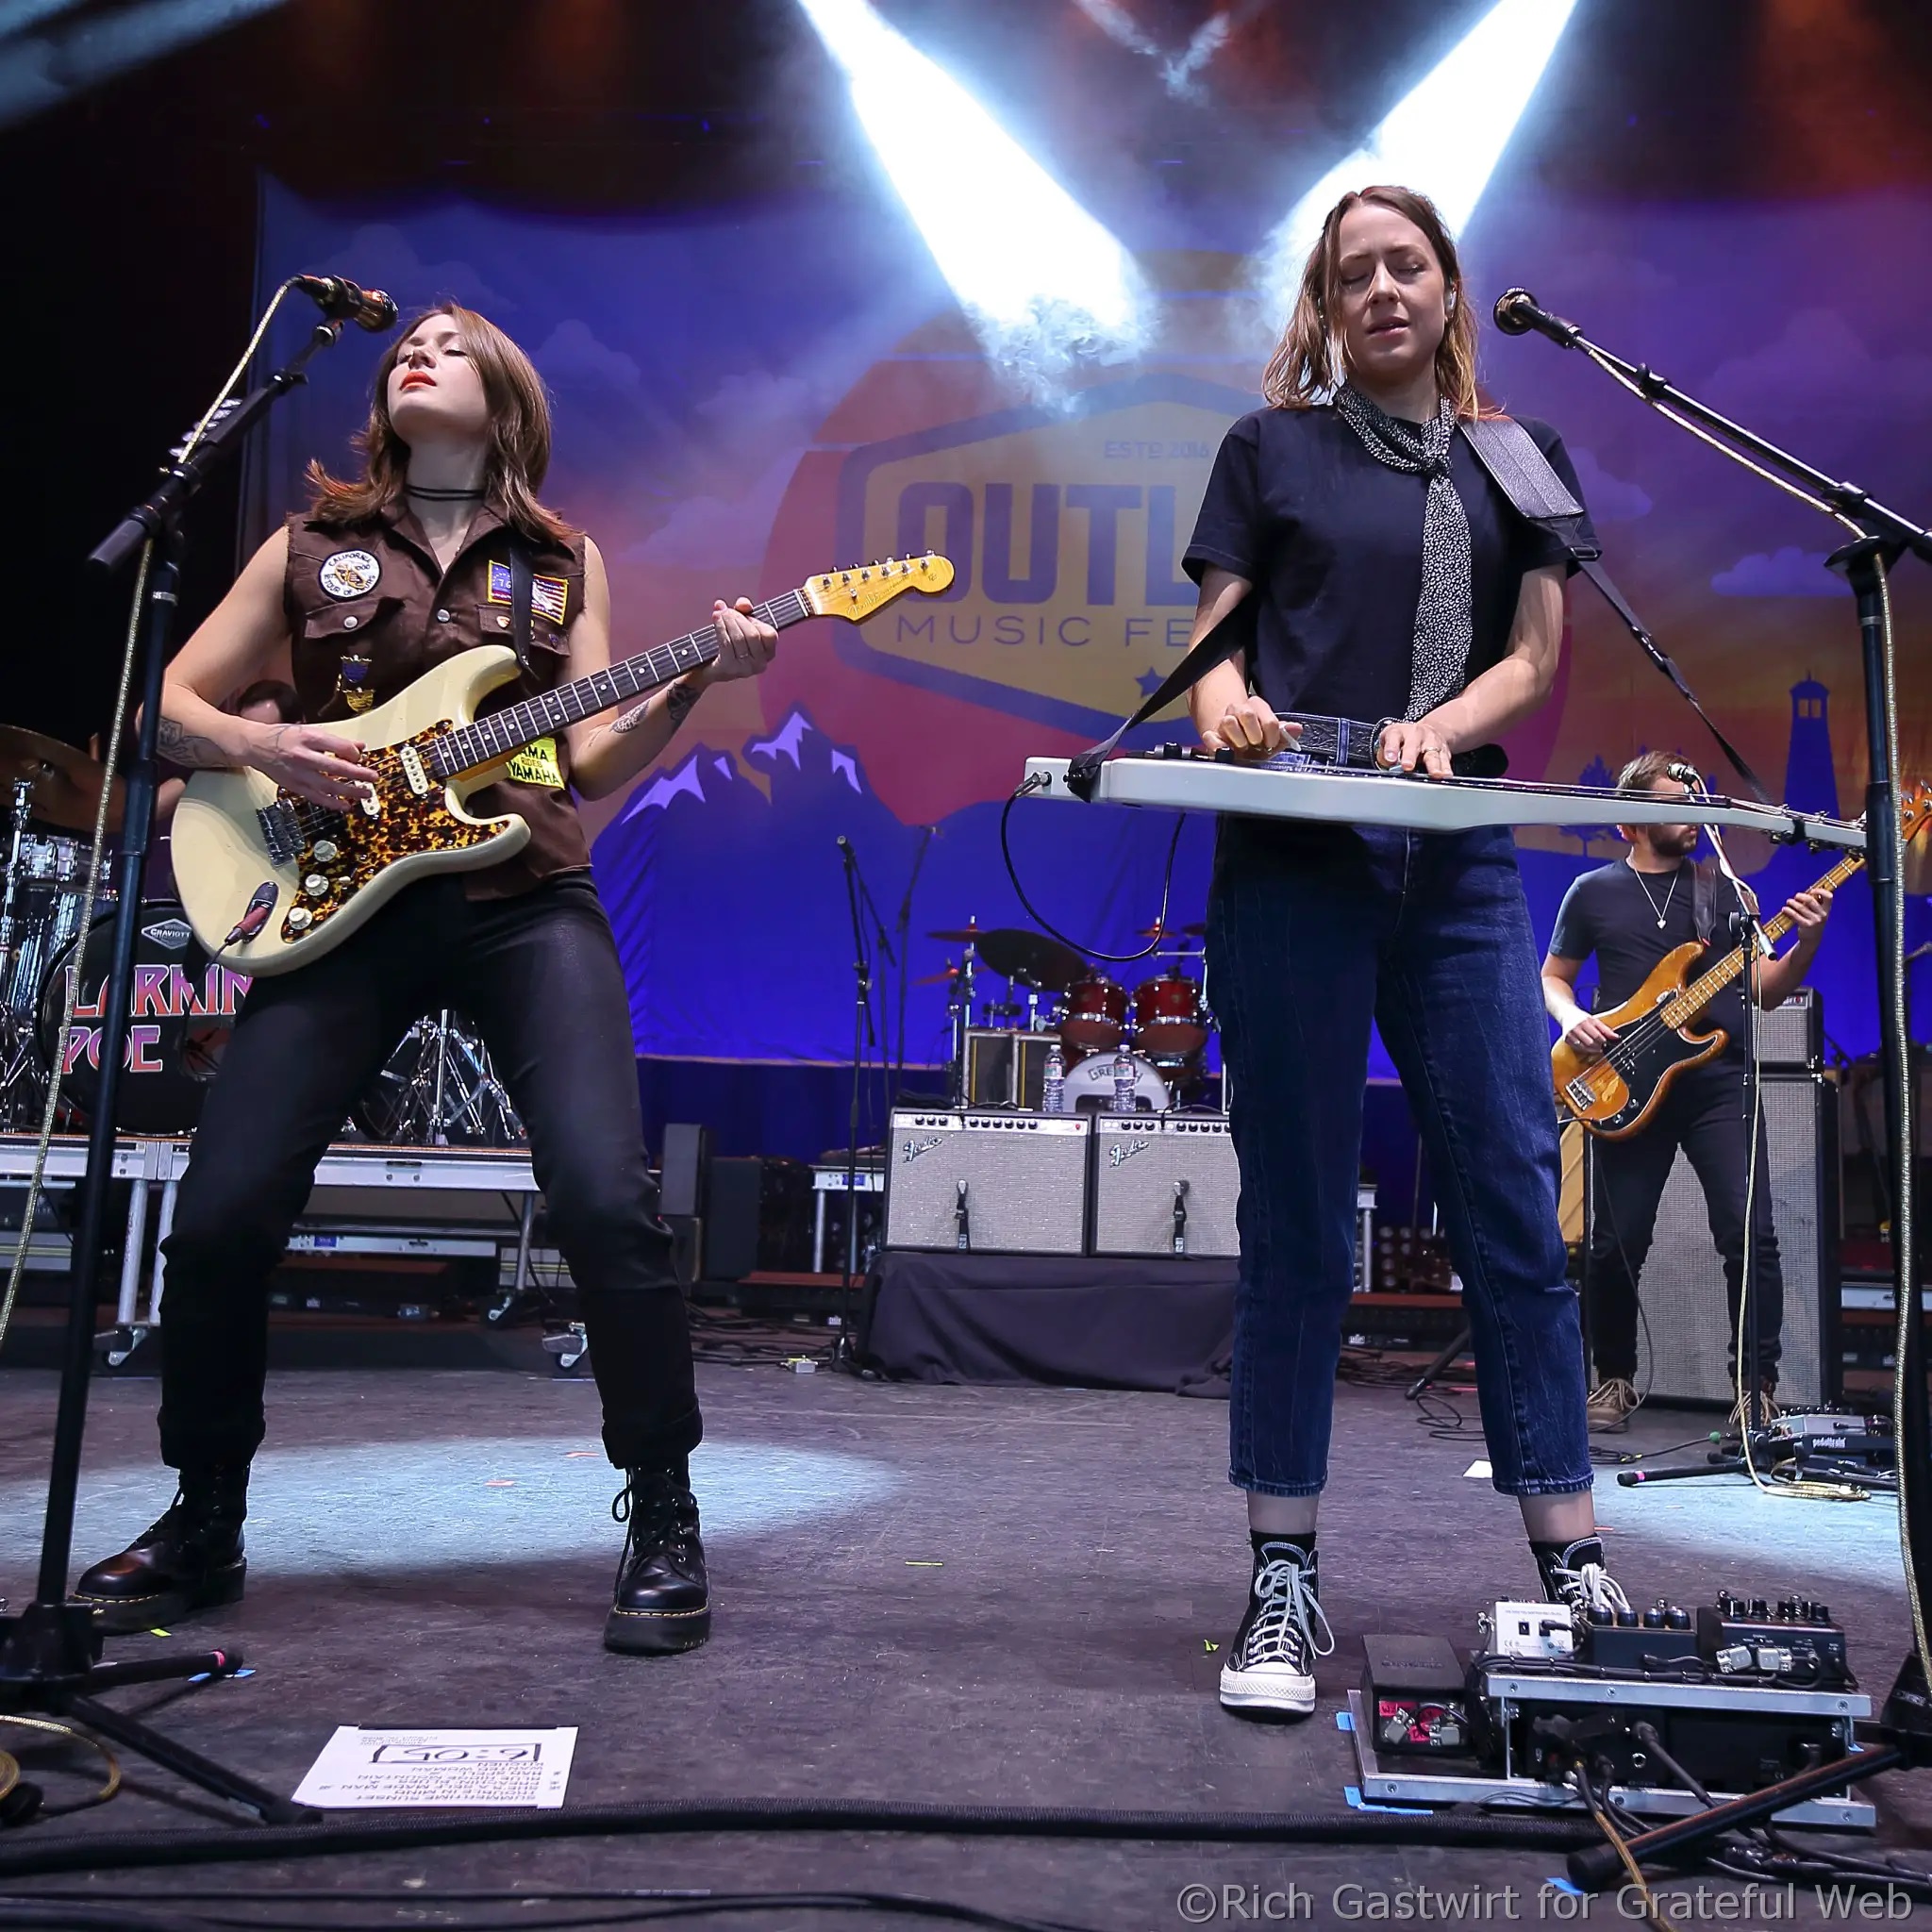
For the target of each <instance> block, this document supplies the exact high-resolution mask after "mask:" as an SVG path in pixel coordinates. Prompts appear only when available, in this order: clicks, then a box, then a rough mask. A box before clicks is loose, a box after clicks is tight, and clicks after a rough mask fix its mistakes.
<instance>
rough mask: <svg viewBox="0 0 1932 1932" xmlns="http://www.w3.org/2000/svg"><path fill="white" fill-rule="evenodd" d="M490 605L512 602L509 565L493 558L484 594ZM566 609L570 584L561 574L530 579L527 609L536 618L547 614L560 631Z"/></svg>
mask: <svg viewBox="0 0 1932 1932" xmlns="http://www.w3.org/2000/svg"><path fill="white" fill-rule="evenodd" d="M485 594H486V595H487V596H488V598H489V600H490V602H491V603H492V604H511V603H514V602H515V601H516V599H515V596H514V594H513V584H512V579H511V576H510V568H509V565H508V564H507V563H498V562H497V561H496V559H495V558H491V560H490V589H489V591H487V592H486V593H485ZM530 608H531V609H532V610H534V611H535V612H536V613H537V614H538V616H540V617H547V618H548V619H549V620H550V621H551V623H552V624H554V625H557V627H558V629H559V630H561V629H562V627H563V618H564V612H565V611H566V610H567V609H568V608H570V584H569V581H568V580H567V579H566V578H563V577H536V576H533V577H532V578H531V579H530Z"/></svg>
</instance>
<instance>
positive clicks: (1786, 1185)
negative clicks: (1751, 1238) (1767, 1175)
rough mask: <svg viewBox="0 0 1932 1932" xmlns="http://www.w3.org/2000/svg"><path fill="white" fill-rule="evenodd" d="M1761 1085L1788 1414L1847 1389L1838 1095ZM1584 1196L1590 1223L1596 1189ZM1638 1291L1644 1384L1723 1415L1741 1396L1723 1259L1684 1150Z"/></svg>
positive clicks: (1811, 1078)
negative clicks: (1732, 1360)
mask: <svg viewBox="0 0 1932 1932" xmlns="http://www.w3.org/2000/svg"><path fill="white" fill-rule="evenodd" d="M1760 1088H1761V1091H1762V1095H1763V1101H1762V1106H1763V1115H1764V1119H1763V1133H1764V1141H1765V1150H1766V1153H1767V1155H1768V1156H1769V1159H1770V1166H1771V1211H1772V1225H1773V1226H1774V1228H1775V1230H1776V1232H1777V1245H1778V1256H1779V1259H1780V1261H1781V1262H1782V1264H1783V1271H1784V1280H1785V1317H1784V1330H1783V1357H1782V1359H1781V1361H1780V1362H1779V1365H1778V1382H1777V1399H1778V1402H1779V1404H1780V1405H1781V1406H1782V1407H1786V1408H1790V1407H1804V1406H1807V1405H1811V1404H1816V1403H1821V1402H1835V1401H1837V1400H1838V1399H1839V1396H1840V1393H1841V1391H1842V1387H1843V1357H1842V1343H1841V1341H1840V1334H1839V1275H1838V1232H1839V1208H1838V1171H1839V1170H1838V1108H1837V1094H1836V1092H1835V1091H1834V1089H1833V1087H1832V1085H1831V1083H1830V1082H1829V1081H1827V1080H1824V1079H1822V1078H1819V1077H1817V1076H1815V1075H1813V1074H1777V1073H1766V1074H1764V1075H1763V1077H1762V1079H1761V1081H1760ZM1591 1164H1592V1165H1593V1163H1591ZM1589 1192H1590V1195H1591V1202H1590V1209H1591V1215H1592V1217H1593V1216H1594V1213H1595V1211H1596V1203H1595V1200H1594V1195H1595V1192H1596V1190H1595V1189H1594V1187H1592V1188H1591V1189H1590V1191H1589ZM1637 1291H1638V1296H1639V1298H1640V1300H1641V1304H1642V1308H1643V1321H1642V1322H1641V1323H1640V1324H1639V1326H1638V1351H1639V1360H1638V1376H1637V1381H1638V1387H1639V1388H1641V1387H1643V1384H1644V1378H1645V1374H1646V1373H1647V1374H1648V1376H1649V1382H1650V1391H1651V1393H1652V1394H1653V1395H1656V1396H1658V1397H1661V1398H1663V1399H1664V1400H1667V1401H1681V1402H1708V1403H1722V1404H1723V1405H1724V1407H1729V1406H1730V1404H1731V1403H1732V1401H1733V1400H1735V1390H1734V1388H1733V1384H1732V1381H1731V1374H1730V1370H1729V1368H1728V1366H1727V1363H1728V1357H1729V1350H1730V1341H1731V1332H1730V1307H1729V1303H1728V1300H1727V1298H1726V1296H1725V1294H1724V1263H1723V1261H1722V1260H1720V1259H1719V1257H1718V1253H1717V1249H1716V1247H1715V1246H1714V1245H1713V1244H1712V1241H1711V1239H1710V1222H1709V1219H1708V1217H1707V1214H1706V1211H1705V1205H1704V1190H1703V1188H1702V1187H1701V1186H1700V1185H1699V1184H1698V1180H1697V1176H1696V1174H1694V1173H1693V1172H1692V1171H1691V1163H1690V1161H1689V1160H1687V1159H1686V1158H1685V1157H1684V1154H1683V1151H1682V1149H1679V1150H1678V1153H1677V1158H1676V1160H1675V1162H1674V1165H1673V1166H1672V1169H1671V1175H1670V1179H1669V1180H1668V1181H1667V1182H1666V1183H1665V1186H1664V1192H1663V1199H1662V1202H1661V1203H1660V1204H1659V1206H1658V1208H1657V1233H1656V1236H1655V1238H1654V1239H1653V1240H1652V1241H1651V1247H1650V1253H1649V1255H1648V1256H1647V1257H1645V1259H1644V1263H1643V1271H1642V1274H1641V1278H1640V1279H1639V1281H1638V1285H1637ZM1645 1324H1648V1328H1649V1336H1650V1345H1649V1349H1648V1353H1647V1354H1646V1353H1645V1351H1644V1347H1643V1337H1644V1325H1645Z"/></svg>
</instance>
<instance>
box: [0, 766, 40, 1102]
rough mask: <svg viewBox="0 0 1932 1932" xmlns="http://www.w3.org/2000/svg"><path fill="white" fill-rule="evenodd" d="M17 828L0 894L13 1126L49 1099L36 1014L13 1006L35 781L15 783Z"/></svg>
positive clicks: (3, 1076)
mask: <svg viewBox="0 0 1932 1932" xmlns="http://www.w3.org/2000/svg"><path fill="white" fill-rule="evenodd" d="M12 791H13V831H12V836H11V838H10V839H9V841H8V847H7V867H6V878H7V885H6V890H5V891H4V893H0V1124H6V1125H8V1126H11V1125H14V1124H16V1123H19V1124H26V1123H29V1122H32V1121H34V1120H37V1119H38V1118H39V1116H40V1111H41V1106H42V1101H43V1100H44V1099H45V1097H46V1096H45V1094H44V1093H43V1092H42V1089H41V1082H40V1079H39V1071H40V1069H39V1063H38V1061H37V1059H36V1057H35V1054H34V1015H33V1008H32V1007H31V1005H29V1007H28V1008H27V1010H26V1012H25V1014H23V1013H22V1012H21V1011H20V1010H19V1009H18V1008H16V1007H15V1006H14V1004H13V992H14V988H13V975H14V973H15V971H16V970H17V969H18V966H19V962H20V943H19V942H20V939H21V924H22V918H23V916H24V915H19V914H16V913H15V911H14V909H13V908H14V900H15V898H16V896H17V895H18V893H19V891H20V849H21V846H22V844H23V843H24V842H25V838H26V824H27V819H28V817H29V815H30V812H31V807H32V801H33V791H34V788H33V780H32V779H31V778H16V779H15V780H14V781H13V786H12Z"/></svg>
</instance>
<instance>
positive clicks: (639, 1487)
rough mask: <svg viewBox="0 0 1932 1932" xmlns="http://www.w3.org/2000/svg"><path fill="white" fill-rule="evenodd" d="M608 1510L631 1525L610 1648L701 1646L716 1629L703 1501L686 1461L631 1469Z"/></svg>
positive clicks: (654, 1651) (638, 1651)
mask: <svg viewBox="0 0 1932 1932" xmlns="http://www.w3.org/2000/svg"><path fill="white" fill-rule="evenodd" d="M610 1514H611V1515H612V1517H614V1518H615V1519H616V1521H617V1522H619V1523H625V1524H628V1525H629V1532H628V1534H627V1535H626V1536H625V1543H624V1555H623V1557H621V1558H620V1559H619V1561H618V1565H617V1589H616V1591H615V1594H614V1597H613V1599H612V1602H611V1606H610V1615H609V1617H608V1619H607V1620H606V1621H605V1624H604V1647H605V1649H607V1650H622V1651H627V1652H629V1653H631V1654H632V1655H634V1656H640V1657H656V1656H662V1655H665V1654H666V1653H668V1652H671V1651H676V1650H695V1649H696V1648H697V1646H698V1645H699V1644H701V1643H702V1642H703V1641H705V1639H706V1638H708V1636H709V1635H710V1634H711V1605H710V1593H709V1590H708V1586H707V1584H706V1580H705V1546H704V1544H703V1543H702V1542H701V1541H699V1539H698V1499H697V1498H696V1497H695V1496H693V1495H692V1494H691V1477H690V1475H689V1474H688V1472H687V1469H686V1466H685V1464H684V1463H682V1462H679V1463H678V1464H677V1465H676V1466H675V1468H670V1469H632V1470H626V1471H625V1486H624V1488H623V1489H621V1490H620V1491H618V1492H617V1499H616V1501H615V1502H613V1503H612V1504H611V1506H610Z"/></svg>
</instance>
